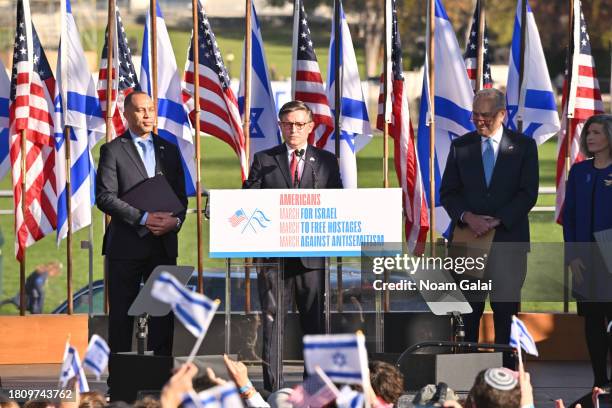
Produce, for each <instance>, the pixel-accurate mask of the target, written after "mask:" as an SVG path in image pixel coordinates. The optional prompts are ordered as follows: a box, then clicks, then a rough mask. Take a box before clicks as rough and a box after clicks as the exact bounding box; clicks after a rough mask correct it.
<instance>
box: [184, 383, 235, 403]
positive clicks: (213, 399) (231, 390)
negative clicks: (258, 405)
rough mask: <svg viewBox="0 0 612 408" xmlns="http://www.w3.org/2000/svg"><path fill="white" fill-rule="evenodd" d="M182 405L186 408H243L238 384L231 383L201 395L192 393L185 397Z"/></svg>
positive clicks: (210, 389) (208, 390)
mask: <svg viewBox="0 0 612 408" xmlns="http://www.w3.org/2000/svg"><path fill="white" fill-rule="evenodd" d="M181 405H182V406H183V407H185V408H201V407H206V408H225V407H227V408H232V407H242V406H244V405H243V404H242V400H241V399H240V394H238V389H237V388H236V384H234V383H233V382H231V381H229V382H227V383H225V384H223V385H218V386H216V387H213V388H209V389H207V390H205V391H202V392H201V393H199V394H196V393H195V392H190V393H187V394H185V395H184V397H183V402H182V403H181Z"/></svg>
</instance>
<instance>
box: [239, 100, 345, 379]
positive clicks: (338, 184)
mask: <svg viewBox="0 0 612 408" xmlns="http://www.w3.org/2000/svg"><path fill="white" fill-rule="evenodd" d="M278 117H279V125H280V128H281V133H282V134H283V139H284V140H285V143H283V144H280V145H278V146H276V147H273V148H271V149H268V150H264V151H261V152H258V153H256V154H255V156H254V157H253V164H252V166H251V170H250V172H249V178H248V180H246V181H245V182H244V184H243V186H242V188H245V189H251V188H342V180H341V179H340V170H339V168H338V161H337V159H336V157H335V156H334V155H333V154H331V153H329V152H327V151H324V150H321V149H318V148H316V147H314V146H312V145H309V144H308V135H309V134H310V133H311V132H312V131H313V129H314V123H313V119H312V111H311V110H310V108H309V107H308V106H307V105H306V104H305V103H303V102H301V101H291V102H288V103H286V104H285V105H283V106H282V107H281V109H280V111H279V113H278ZM260 261H261V262H276V259H267V258H265V259H263V260H260ZM282 262H283V270H284V280H283V285H284V291H283V294H284V295H283V296H284V299H285V305H286V306H285V307H284V308H283V312H284V313H285V314H286V313H287V308H288V305H291V304H292V302H291V300H292V296H291V294H292V293H293V292H294V293H295V296H296V299H295V300H296V303H297V306H298V310H299V312H300V324H301V327H302V331H303V332H304V334H321V333H324V332H325V324H324V323H325V321H324V318H323V310H324V309H323V306H324V305H323V300H324V295H325V294H324V293H323V290H324V289H323V288H324V276H325V274H324V268H325V258H314V257H311V258H285V259H283V260H282ZM277 274H278V271H277V269H276V268H274V267H262V268H259V269H258V275H257V277H258V279H257V285H258V289H259V300H260V303H261V309H262V313H263V354H262V358H263V360H264V364H263V370H264V387H265V388H266V389H267V390H272V387H273V385H274V383H275V378H276V377H277V373H276V370H275V367H273V366H274V364H272V363H271V362H272V361H274V360H275V359H274V358H273V357H274V356H273V354H272V353H274V347H273V346H274V344H273V342H275V341H276V330H278V327H277V325H276V321H277V319H276V313H277V306H276V305H277V302H276V301H275V298H276V282H277ZM283 321H284V319H283Z"/></svg>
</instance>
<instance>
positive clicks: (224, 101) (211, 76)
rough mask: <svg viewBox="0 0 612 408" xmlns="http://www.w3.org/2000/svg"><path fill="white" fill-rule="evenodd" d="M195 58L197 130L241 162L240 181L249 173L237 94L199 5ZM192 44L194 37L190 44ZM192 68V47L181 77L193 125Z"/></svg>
mask: <svg viewBox="0 0 612 408" xmlns="http://www.w3.org/2000/svg"><path fill="white" fill-rule="evenodd" d="M198 32H199V35H198V43H199V44H198V46H199V49H198V57H199V81H200V83H199V85H200V86H199V87H200V109H201V113H200V130H201V131H202V132H204V133H208V134H210V135H212V136H215V137H217V138H219V139H221V140H223V141H224V142H225V143H227V144H229V145H230V146H231V148H232V149H233V150H234V152H236V155H237V156H238V159H239V160H240V170H241V172H242V180H245V179H246V175H247V174H248V163H247V159H246V152H245V141H244V133H243V132H242V121H241V119H240V111H239V109H238V102H237V99H236V95H235V94H234V91H232V88H231V87H230V78H229V74H228V73H227V69H226V68H225V64H224V63H223V58H222V57H221V51H220V50H219V46H218V45H217V40H216V38H215V34H214V33H213V32H212V29H211V27H210V23H209V22H208V18H207V17H206V14H204V9H203V7H202V4H201V3H200V2H198ZM192 43H193V37H192V40H191V41H190V44H192ZM193 83H194V65H193V50H192V45H190V46H189V53H188V57H187V63H186V65H185V74H184V78H183V83H182V86H183V103H184V104H185V105H186V106H187V110H188V111H189V117H190V119H191V123H192V124H193V122H194V119H195V110H194V107H195V104H194V100H193V94H194V86H193Z"/></svg>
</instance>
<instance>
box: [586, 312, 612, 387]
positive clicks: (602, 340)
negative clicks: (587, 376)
mask: <svg viewBox="0 0 612 408" xmlns="http://www.w3.org/2000/svg"><path fill="white" fill-rule="evenodd" d="M581 309H582V310H581ZM578 310H579V312H582V313H581V314H582V316H583V317H584V335H585V338H586V343H587V348H588V349H589V357H590V358H591V367H592V368H593V377H594V382H593V385H594V386H597V387H601V386H603V385H606V384H608V383H609V382H610V377H609V376H608V355H612V337H611V336H610V334H608V333H607V330H606V329H607V325H608V324H609V322H611V321H612V303H610V302H599V303H596V302H591V303H584V302H581V303H579V306H578ZM609 353H610V354H609Z"/></svg>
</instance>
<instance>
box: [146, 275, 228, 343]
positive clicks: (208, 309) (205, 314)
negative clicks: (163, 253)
mask: <svg viewBox="0 0 612 408" xmlns="http://www.w3.org/2000/svg"><path fill="white" fill-rule="evenodd" d="M151 295H152V296H153V297H154V298H156V299H157V300H160V301H162V302H164V303H169V304H170V305H171V306H172V310H173V311H174V314H175V316H176V317H177V318H178V319H179V320H180V321H181V322H182V323H183V325H185V328H186V329H187V330H189V332H190V333H191V334H193V335H194V336H195V337H201V336H204V335H205V334H206V331H207V330H208V326H210V323H211V322H212V319H213V317H214V316H215V312H216V310H217V307H219V304H218V302H215V301H212V300H210V299H209V298H207V297H206V296H204V295H202V294H199V293H196V292H192V291H190V290H189V289H187V288H186V287H184V286H183V285H182V284H181V283H180V282H179V281H178V280H177V279H176V278H175V277H174V276H172V275H171V274H169V273H168V272H162V273H161V274H160V275H159V277H158V278H157V280H156V281H155V282H153V288H152V289H151Z"/></svg>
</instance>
